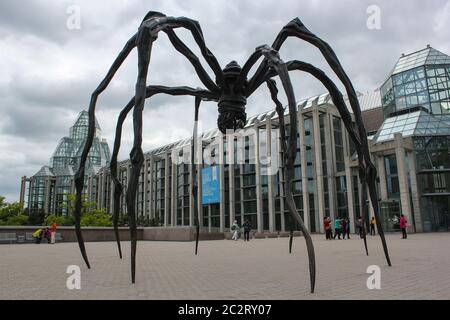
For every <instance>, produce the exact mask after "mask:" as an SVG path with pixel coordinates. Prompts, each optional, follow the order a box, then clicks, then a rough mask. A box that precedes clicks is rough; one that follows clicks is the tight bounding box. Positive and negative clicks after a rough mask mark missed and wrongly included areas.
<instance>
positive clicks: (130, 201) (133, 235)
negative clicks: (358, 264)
mask: <svg viewBox="0 0 450 320" xmlns="http://www.w3.org/2000/svg"><path fill="white" fill-rule="evenodd" d="M155 40H156V37H154V36H153V34H152V33H151V32H149V30H147V28H146V27H143V28H141V29H140V30H139V36H138V40H137V49H138V78H137V82H136V95H135V105H134V110H133V129H134V143H133V149H132V150H131V153H130V160H131V174H130V178H129V182H128V188H127V194H126V200H127V212H128V218H129V224H130V240H131V281H132V283H135V282H136V248H137V225H136V194H137V188H138V184H139V177H140V172H141V168H142V165H143V163H144V152H143V151H142V125H143V119H142V114H143V110H144V104H145V98H146V83H147V76H148V69H149V65H150V56H151V49H152V47H153V42H154V41H155Z"/></svg>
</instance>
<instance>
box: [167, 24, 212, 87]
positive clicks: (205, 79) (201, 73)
mask: <svg viewBox="0 0 450 320" xmlns="http://www.w3.org/2000/svg"><path fill="white" fill-rule="evenodd" d="M165 32H166V33H167V35H168V37H169V40H170V42H171V43H172V45H173V46H174V48H175V49H176V50H177V51H178V52H180V53H181V54H182V55H184V56H185V57H186V58H187V59H188V60H189V61H190V62H191V64H192V65H193V66H194V69H195V71H196V72H197V75H198V77H199V78H200V80H201V81H202V83H203V84H204V85H205V87H206V88H208V89H209V90H210V91H211V92H214V93H218V92H219V88H218V87H217V85H216V84H215V83H214V81H212V80H211V78H210V77H209V75H208V73H207V72H206V71H205V69H204V68H203V67H202V64H201V63H200V60H199V58H198V57H197V56H196V55H195V54H194V53H193V52H192V51H191V50H190V49H189V48H188V47H187V46H186V45H185V44H184V43H183V41H181V40H180V38H178V37H177V35H176V33H175V31H173V30H172V29H169V30H165Z"/></svg>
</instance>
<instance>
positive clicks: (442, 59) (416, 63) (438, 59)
mask: <svg viewBox="0 0 450 320" xmlns="http://www.w3.org/2000/svg"><path fill="white" fill-rule="evenodd" d="M434 64H450V57H449V56H448V55H446V54H444V53H442V52H440V51H439V50H436V49H434V48H432V47H427V48H425V49H422V50H420V51H417V52H414V53H411V54H408V55H404V56H402V57H400V59H399V60H398V62H397V64H396V65H395V67H394V70H393V71H392V73H391V75H395V74H398V73H401V72H403V71H407V70H411V69H414V68H417V67H420V66H423V65H434Z"/></svg>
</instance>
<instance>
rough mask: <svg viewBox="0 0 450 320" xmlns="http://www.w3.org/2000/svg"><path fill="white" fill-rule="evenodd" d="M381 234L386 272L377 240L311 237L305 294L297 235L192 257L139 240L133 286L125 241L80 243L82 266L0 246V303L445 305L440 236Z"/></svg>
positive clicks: (69, 255) (51, 253)
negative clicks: (377, 285)
mask: <svg viewBox="0 0 450 320" xmlns="http://www.w3.org/2000/svg"><path fill="white" fill-rule="evenodd" d="M400 237H401V236H399V235H398V234H390V235H388V236H387V240H388V246H389V249H390V253H391V259H392V263H393V267H392V268H389V267H388V266H387V265H386V262H385V259H384V255H383V251H382V248H381V242H380V239H379V237H369V238H368V242H369V253H370V255H369V256H368V257H367V256H365V254H364V247H363V243H362V241H361V240H359V239H358V238H357V237H354V238H353V239H351V240H340V241H339V240H335V241H331V242H330V241H326V240H325V239H324V236H321V235H314V236H313V241H314V244H315V250H316V258H317V283H316V293H315V294H314V295H311V294H310V293H309V274H308V260H307V257H306V248H305V244H304V239H303V238H295V239H294V250H293V254H292V255H289V253H288V239H287V238H279V239H260V240H253V241H251V242H250V243H244V242H243V241H238V242H233V241H227V240H223V241H204V242H201V243H200V249H199V255H198V256H195V255H194V244H193V243H190V242H139V244H138V254H137V259H138V261H137V283H136V284H135V285H132V284H131V283H130V277H131V276H130V262H129V248H130V246H129V243H127V242H124V243H123V252H124V259H123V260H120V259H119V258H118V254H117V249H116V247H115V243H112V242H106V243H88V244H87V250H88V255H89V257H90V259H91V264H92V267H93V268H92V269H91V270H88V269H87V268H86V267H85V266H84V265H83V262H82V260H81V256H80V254H79V251H78V245H77V244H76V243H61V244H56V245H44V244H43V245H34V244H24V245H0V299H133V300H134V299H189V300H192V299H200V300H202V299H213V300H230V299H238V300H239V299H257V300H272V299H273V300H277V299H289V300H291V299H450V274H449V270H450V246H449V242H450V234H448V233H443V234H417V235H410V238H409V239H408V240H406V241H405V240H401V239H400ZM69 265H79V266H80V268H81V270H82V271H81V272H82V274H81V277H82V288H81V290H73V291H71V290H68V289H67V288H66V280H67V277H68V276H69V275H68V274H66V269H67V266H69ZM370 265H379V266H380V268H381V286H382V288H381V290H368V289H367V287H366V281H367V278H368V277H369V274H366V269H367V267H368V266H370Z"/></svg>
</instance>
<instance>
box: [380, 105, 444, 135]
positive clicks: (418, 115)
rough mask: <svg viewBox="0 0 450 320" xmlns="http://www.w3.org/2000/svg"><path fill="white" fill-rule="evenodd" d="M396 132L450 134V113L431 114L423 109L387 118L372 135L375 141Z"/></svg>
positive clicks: (403, 133)
mask: <svg viewBox="0 0 450 320" xmlns="http://www.w3.org/2000/svg"><path fill="white" fill-rule="evenodd" d="M396 133H401V134H402V135H403V136H404V137H408V136H441V135H450V115H431V114H429V113H427V112H425V111H417V112H413V113H407V114H403V115H400V116H395V117H392V118H388V119H386V120H385V121H384V122H383V125H382V126H381V128H380V129H379V130H378V132H377V134H376V135H375V137H374V142H375V143H381V142H386V141H390V140H393V139H394V135H395V134H396Z"/></svg>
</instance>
